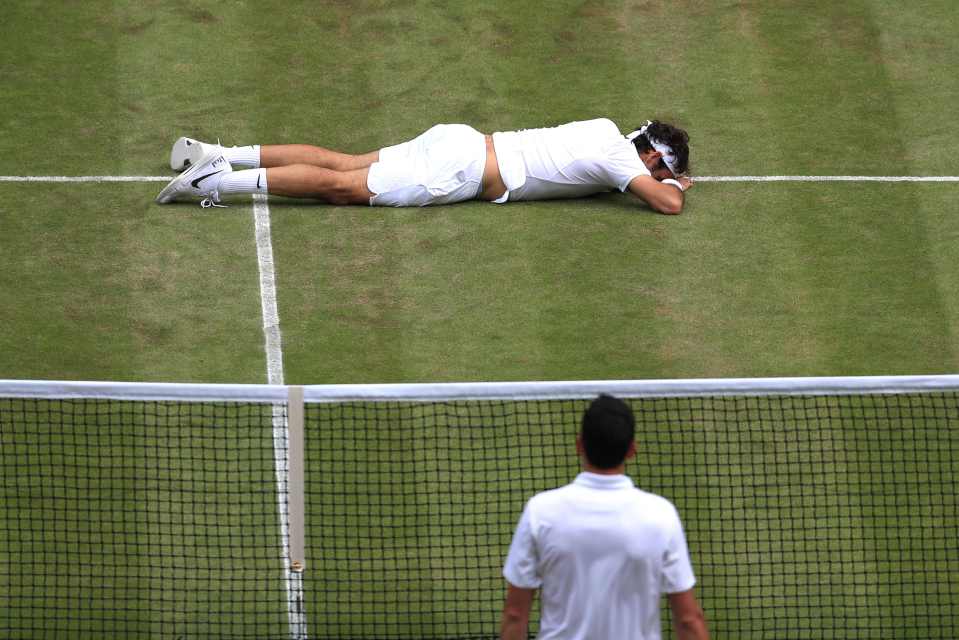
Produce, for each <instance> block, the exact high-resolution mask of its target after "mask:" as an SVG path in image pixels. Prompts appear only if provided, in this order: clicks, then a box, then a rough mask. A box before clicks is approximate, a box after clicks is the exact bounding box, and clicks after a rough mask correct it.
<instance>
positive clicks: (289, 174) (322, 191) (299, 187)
mask: <svg viewBox="0 0 959 640" xmlns="http://www.w3.org/2000/svg"><path fill="white" fill-rule="evenodd" d="M369 173H370V170H369V168H368V167H364V168H359V169H353V170H349V171H336V170H334V169H327V168H324V167H318V166H314V165H311V164H292V165H285V166H281V167H271V168H268V169H266V184H267V191H268V192H269V193H270V194H271V195H278V196H286V197H289V198H311V199H314V200H322V201H323V202H328V203H330V204H337V205H344V204H362V205H369V204H370V198H372V197H373V193H372V192H371V191H370V189H369V187H368V186H367V177H368V176H369Z"/></svg>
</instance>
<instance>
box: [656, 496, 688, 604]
mask: <svg viewBox="0 0 959 640" xmlns="http://www.w3.org/2000/svg"><path fill="white" fill-rule="evenodd" d="M672 513H673V516H674V522H673V526H672V527H671V528H672V532H671V535H670V537H669V540H668V542H667V543H666V551H665V552H664V553H663V575H662V580H661V583H660V589H661V590H662V592H663V593H682V592H683V591H689V590H690V589H692V588H693V587H694V586H695V585H696V576H695V575H694V574H693V566H692V563H691V562H690V560H689V547H688V546H687V545H686V534H684V533H683V524H682V522H681V521H680V519H679V513H677V512H676V509H675V508H673V509H672Z"/></svg>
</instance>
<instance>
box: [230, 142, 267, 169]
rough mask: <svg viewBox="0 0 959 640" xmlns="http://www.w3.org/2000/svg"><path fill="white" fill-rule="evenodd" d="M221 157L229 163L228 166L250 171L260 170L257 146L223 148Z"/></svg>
mask: <svg viewBox="0 0 959 640" xmlns="http://www.w3.org/2000/svg"><path fill="white" fill-rule="evenodd" d="M223 155H225V156H226V159H227V160H229V161H230V164H235V165H239V166H241V167H248V168H250V169H259V168H260V145H258V144H251V145H247V146H245V147H223Z"/></svg>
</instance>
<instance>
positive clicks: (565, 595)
mask: <svg viewBox="0 0 959 640" xmlns="http://www.w3.org/2000/svg"><path fill="white" fill-rule="evenodd" d="M635 424H636V422H635V418H634V416H633V412H632V409H630V407H629V405H627V404H626V403H625V402H623V401H622V400H619V399H617V398H613V397H611V396H608V395H602V396H600V397H599V398H597V399H596V400H594V401H593V402H592V404H590V406H589V408H588V409H587V410H586V413H585V414H584V416H583V424H582V431H581V432H580V435H579V437H578V438H577V440H576V449H577V451H578V452H579V454H580V458H581V460H582V463H583V472H582V473H580V474H579V475H578V476H577V477H576V479H575V480H574V481H573V483H572V484H568V485H566V486H565V487H561V488H559V489H554V490H552V491H545V492H543V493H539V494H537V495H535V496H533V497H532V498H531V499H530V500H529V502H527V503H526V508H525V509H524V510H523V515H522V517H521V518H520V521H519V526H518V527H517V528H516V533H515V534H514V536H513V542H512V544H511V545H510V549H509V555H508V556H507V558H506V566H505V567H504V569H503V575H504V576H505V577H506V580H507V583H508V584H507V594H506V603H505V605H504V607H503V617H502V627H501V636H500V637H501V638H502V640H514V639H519V638H523V639H525V638H526V637H527V633H528V622H529V614H530V609H531V608H532V603H533V598H534V596H535V594H536V591H537V590H540V591H541V616H540V630H539V635H538V636H537V638H538V639H539V640H613V639H615V640H630V639H635V640H658V639H659V638H661V634H662V630H661V628H660V627H661V625H660V608H659V607H660V600H661V598H662V595H663V594H666V595H667V598H668V600H669V606H670V608H671V610H672V618H673V627H674V629H675V631H676V637H677V638H678V639H679V640H708V638H709V632H708V630H707V628H706V619H705V616H704V615H703V611H702V609H701V608H700V606H699V603H698V602H697V600H696V596H695V595H694V594H693V585H694V584H695V582H696V578H695V576H694V575H693V570H692V566H691V565H690V561H689V551H688V549H687V547H686V537H685V535H684V533H683V527H682V523H681V522H680V519H679V514H678V513H677V511H676V508H675V507H674V506H673V505H672V503H670V502H669V501H668V500H666V499H665V498H662V497H660V496H657V495H654V494H651V493H647V492H645V491H642V490H640V489H638V488H636V487H635V486H633V482H632V480H630V479H629V478H628V477H627V476H626V475H625V465H626V460H627V459H629V458H632V457H633V456H635V455H636V443H635V441H634V439H633V438H634V433H635V429H636V427H635Z"/></svg>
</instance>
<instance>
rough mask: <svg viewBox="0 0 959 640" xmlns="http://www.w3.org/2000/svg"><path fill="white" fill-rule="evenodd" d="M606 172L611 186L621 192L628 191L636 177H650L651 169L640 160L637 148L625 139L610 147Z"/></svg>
mask: <svg viewBox="0 0 959 640" xmlns="http://www.w3.org/2000/svg"><path fill="white" fill-rule="evenodd" d="M605 169H606V172H607V174H608V176H609V177H608V180H609V184H611V185H612V186H614V187H616V188H617V189H619V190H620V191H626V189H628V188H629V183H630V182H632V181H633V178H635V177H636V176H648V175H651V174H650V173H649V169H647V168H646V165H645V164H643V161H642V160H640V159H639V154H638V153H636V147H635V146H633V144H632V143H630V142H627V141H626V140H625V139H623V140H621V141H617V143H616V144H614V145H613V146H612V147H610V149H609V151H608V153H607V157H606V166H605Z"/></svg>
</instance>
